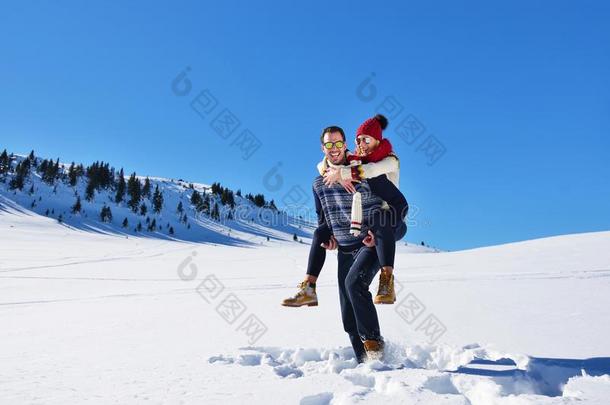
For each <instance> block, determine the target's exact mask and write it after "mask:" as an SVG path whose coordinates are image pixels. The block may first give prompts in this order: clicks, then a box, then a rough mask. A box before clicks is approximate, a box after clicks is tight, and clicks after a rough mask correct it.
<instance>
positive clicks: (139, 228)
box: [136, 222, 142, 232]
mask: <svg viewBox="0 0 610 405" xmlns="http://www.w3.org/2000/svg"><path fill="white" fill-rule="evenodd" d="M136 230H137V231H138V232H142V222H138V226H137V227H136Z"/></svg>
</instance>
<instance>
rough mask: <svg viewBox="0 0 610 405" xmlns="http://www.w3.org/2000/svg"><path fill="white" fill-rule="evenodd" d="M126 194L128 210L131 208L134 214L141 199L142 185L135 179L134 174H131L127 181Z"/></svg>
mask: <svg viewBox="0 0 610 405" xmlns="http://www.w3.org/2000/svg"><path fill="white" fill-rule="evenodd" d="M127 194H128V195H129V202H127V205H129V208H131V210H132V211H133V212H136V211H137V209H138V205H140V199H141V198H142V184H141V183H140V180H139V179H138V178H137V177H136V174H135V172H134V173H132V174H131V176H130V177H129V180H128V181H127Z"/></svg>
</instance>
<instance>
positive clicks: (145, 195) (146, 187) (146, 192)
mask: <svg viewBox="0 0 610 405" xmlns="http://www.w3.org/2000/svg"><path fill="white" fill-rule="evenodd" d="M142 198H148V199H150V180H149V179H148V177H146V179H144V187H142Z"/></svg>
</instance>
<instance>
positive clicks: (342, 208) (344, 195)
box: [305, 127, 406, 362]
mask: <svg viewBox="0 0 610 405" xmlns="http://www.w3.org/2000/svg"><path fill="white" fill-rule="evenodd" d="M321 141H322V145H323V147H322V150H323V151H324V154H325V156H326V159H327V162H328V163H329V164H331V165H345V164H347V159H346V150H347V148H346V145H345V134H344V132H343V130H342V129H341V128H340V127H328V128H325V129H324V131H323V132H322V137H321ZM328 146H330V147H328ZM354 187H355V189H356V190H357V191H358V192H360V194H361V202H362V214H363V215H362V218H363V221H362V232H361V234H360V235H359V236H354V235H353V234H352V233H350V225H351V207H352V196H351V194H350V193H349V192H348V191H347V190H346V189H345V188H344V186H343V185H341V184H335V185H333V186H330V187H329V186H326V185H325V183H324V178H323V177H322V176H318V177H316V179H315V180H314V183H313V191H314V200H315V205H316V213H317V215H318V224H319V225H321V226H322V225H326V226H328V228H329V229H330V231H331V233H332V237H331V238H330V239H329V240H327V241H325V242H324V245H323V246H324V247H325V248H326V249H333V248H336V247H338V253H337V260H338V274H337V277H338V284H339V301H340V304H341V318H342V321H343V328H344V330H345V331H346V332H347V333H348V335H349V338H350V341H351V344H352V347H353V349H354V353H355V355H356V359H357V360H358V362H362V361H364V360H365V359H366V358H367V357H368V358H380V357H381V355H382V353H383V338H382V336H381V333H380V328H379V320H378V317H377V311H376V309H375V305H374V304H373V299H372V296H371V293H370V292H369V285H370V284H371V282H372V281H373V279H374V278H375V275H376V274H377V272H378V271H379V261H378V258H377V253H376V251H375V249H374V248H373V247H372V246H374V237H373V235H372V233H371V232H369V227H370V224H371V223H372V221H375V220H379V218H380V217H383V216H385V215H386V214H387V215H389V216H391V214H390V213H386V212H385V210H382V209H381V206H382V202H383V201H384V200H386V201H395V202H396V201H398V203H396V206H399V205H400V201H404V203H403V206H404V207H405V208H404V213H406V200H405V199H404V196H403V195H402V193H401V192H400V191H399V190H398V189H397V188H396V186H394V184H392V183H391V182H390V181H389V180H388V178H387V177H386V176H385V175H383V176H379V177H376V178H373V179H368V180H366V181H362V182H361V183H358V184H356V185H355V186H354ZM386 223H387V224H388V225H392V224H398V223H401V224H402V226H399V227H398V228H399V229H396V232H397V237H398V238H402V236H404V233H405V232H406V228H405V227H404V223H403V222H402V221H396V220H395V218H389V219H388V218H386ZM312 248H313V246H312ZM314 282H315V281H314ZM307 288H309V289H311V288H312V286H311V285H308V286H305V289H307ZM313 289H314V290H313V293H314V294H315V284H314V285H313Z"/></svg>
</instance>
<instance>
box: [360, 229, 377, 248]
mask: <svg viewBox="0 0 610 405" xmlns="http://www.w3.org/2000/svg"><path fill="white" fill-rule="evenodd" d="M362 243H363V244H364V246H366V247H375V235H373V232H371V231H369V234H368V235H366V237H365V238H364V239H363V240H362Z"/></svg>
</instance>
